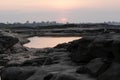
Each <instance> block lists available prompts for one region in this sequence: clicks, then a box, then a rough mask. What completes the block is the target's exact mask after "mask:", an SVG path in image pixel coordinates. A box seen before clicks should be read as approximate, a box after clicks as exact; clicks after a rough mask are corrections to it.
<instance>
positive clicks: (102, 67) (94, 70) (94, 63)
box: [86, 58, 112, 76]
mask: <svg viewBox="0 0 120 80" xmlns="http://www.w3.org/2000/svg"><path fill="white" fill-rule="evenodd" d="M111 63H112V62H111V61H110V60H107V59H103V58H95V59H93V60H91V61H90V62H89V63H88V64H87V65H86V67H87V68H88V69H89V70H90V74H91V75H92V76H99V75H101V74H102V73H104V72H105V71H106V70H107V69H108V68H109V67H110V65H111Z"/></svg>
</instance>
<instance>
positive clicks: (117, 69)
mask: <svg viewBox="0 0 120 80" xmlns="http://www.w3.org/2000/svg"><path fill="white" fill-rule="evenodd" d="M98 80H120V64H119V63H113V64H112V65H111V66H110V67H109V68H108V69H107V70H106V71H105V72H104V73H103V74H101V75H99V76H98Z"/></svg>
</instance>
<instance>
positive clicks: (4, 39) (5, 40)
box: [0, 36, 18, 54]
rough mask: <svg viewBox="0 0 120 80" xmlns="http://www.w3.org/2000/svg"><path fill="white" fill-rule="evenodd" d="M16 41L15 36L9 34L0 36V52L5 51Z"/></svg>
mask: <svg viewBox="0 0 120 80" xmlns="http://www.w3.org/2000/svg"><path fill="white" fill-rule="evenodd" d="M17 42H18V39H17V38H14V37H11V36H0V54H3V53H5V51H6V50H8V49H10V48H11V47H12V46H13V45H14V44H16V43H17Z"/></svg>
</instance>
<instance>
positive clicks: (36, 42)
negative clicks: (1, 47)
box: [24, 36, 81, 48]
mask: <svg viewBox="0 0 120 80" xmlns="http://www.w3.org/2000/svg"><path fill="white" fill-rule="evenodd" d="M80 38H81V37H37V36H35V37H31V38H28V39H29V40H30V42H29V43H27V44H25V45H24V46H25V47H29V48H47V47H54V46H56V45H57V44H61V43H67V42H70V41H73V40H76V39H80Z"/></svg>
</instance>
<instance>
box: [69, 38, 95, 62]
mask: <svg viewBox="0 0 120 80" xmlns="http://www.w3.org/2000/svg"><path fill="white" fill-rule="evenodd" d="M93 40H94V37H90V38H89V37H88V38H82V39H80V40H76V41H73V42H71V45H69V47H68V48H67V50H68V51H69V52H70V53H71V54H70V58H71V60H72V61H73V62H75V63H86V62H89V61H90V60H91V59H92V58H93V57H92V56H91V54H88V53H87V52H88V45H90V44H91V43H92V41H93Z"/></svg>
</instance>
